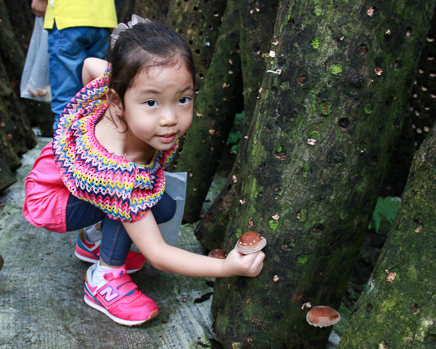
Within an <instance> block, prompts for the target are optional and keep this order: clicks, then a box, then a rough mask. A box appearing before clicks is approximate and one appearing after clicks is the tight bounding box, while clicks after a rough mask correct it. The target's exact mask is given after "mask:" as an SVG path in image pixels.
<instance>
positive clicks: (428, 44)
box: [409, 14, 436, 149]
mask: <svg viewBox="0 0 436 349" xmlns="http://www.w3.org/2000/svg"><path fill="white" fill-rule="evenodd" d="M435 40H436V15H434V14H433V19H432V21H431V25H430V29H429V32H428V35H427V37H426V40H425V45H424V48H423V50H422V54H421V57H420V59H419V62H418V69H417V71H416V76H415V81H414V84H413V90H412V96H411V98H410V100H409V103H410V109H409V114H410V116H411V118H412V120H413V130H414V138H415V142H416V144H415V146H416V149H418V148H419V146H420V145H421V143H422V142H423V141H424V139H425V137H426V136H427V135H428V132H429V131H430V129H431V127H432V125H433V123H434V122H435V121H436V113H435V110H436V69H435V66H434V65H435V59H436V41H435Z"/></svg>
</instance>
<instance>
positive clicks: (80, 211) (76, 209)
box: [66, 194, 106, 231]
mask: <svg viewBox="0 0 436 349" xmlns="http://www.w3.org/2000/svg"><path fill="white" fill-rule="evenodd" d="M66 216H67V217H66V220H67V231H72V230H78V229H82V228H84V227H87V226H89V225H93V224H95V223H97V222H99V221H101V220H102V219H103V218H104V217H106V215H105V213H104V212H103V211H102V210H100V209H99V208H97V207H95V206H94V205H92V204H90V203H89V202H86V201H84V200H80V199H78V198H76V197H75V196H74V195H72V194H70V196H69V198H68V204H67V214H66Z"/></svg>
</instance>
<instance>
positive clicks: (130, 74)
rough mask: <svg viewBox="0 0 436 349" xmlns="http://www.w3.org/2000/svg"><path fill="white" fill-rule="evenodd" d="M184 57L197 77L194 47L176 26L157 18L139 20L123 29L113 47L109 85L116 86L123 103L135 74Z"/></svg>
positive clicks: (190, 70) (188, 66) (187, 66)
mask: <svg viewBox="0 0 436 349" xmlns="http://www.w3.org/2000/svg"><path fill="white" fill-rule="evenodd" d="M179 58H180V59H181V60H182V62H183V63H184V64H185V65H186V68H187V69H188V71H189V72H190V73H191V75H192V80H193V81H195V68H194V61H193V59H192V54H191V50H190V48H189V46H188V44H187V43H186V42H185V40H184V39H183V38H182V37H180V36H179V35H178V34H177V33H175V32H174V31H173V30H171V29H169V28H168V27H166V26H165V25H163V24H161V23H157V22H150V23H140V24H136V25H135V26H133V27H132V28H129V29H126V30H124V31H123V32H121V33H120V35H119V37H118V39H117V41H116V42H115V46H114V48H113V50H112V54H111V57H110V63H111V64H112V72H111V76H110V79H109V89H113V90H114V91H115V92H116V93H117V94H118V97H119V98H120V100H121V103H122V105H123V107H124V95H125V94H126V92H127V91H128V90H129V89H130V88H131V87H132V86H133V83H134V80H135V77H136V75H137V74H139V73H141V72H144V71H145V72H146V71H147V70H148V69H150V68H152V67H156V66H162V67H166V66H172V65H174V64H176V63H177V59H179Z"/></svg>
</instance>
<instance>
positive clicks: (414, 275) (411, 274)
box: [405, 266, 419, 282]
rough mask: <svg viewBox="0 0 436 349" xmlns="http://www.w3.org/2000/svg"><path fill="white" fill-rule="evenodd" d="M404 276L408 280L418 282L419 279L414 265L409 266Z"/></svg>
mask: <svg viewBox="0 0 436 349" xmlns="http://www.w3.org/2000/svg"><path fill="white" fill-rule="evenodd" d="M405 278H406V279H407V281H408V282H418V281H419V273H418V270H416V268H415V267H413V266H410V267H409V270H408V271H407V274H406V277H405Z"/></svg>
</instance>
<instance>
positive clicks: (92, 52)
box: [48, 23, 110, 131]
mask: <svg viewBox="0 0 436 349" xmlns="http://www.w3.org/2000/svg"><path fill="white" fill-rule="evenodd" d="M48 33H49V34H48V53H49V60H50V61H49V78H50V86H51V94H52V99H51V109H52V111H53V113H54V114H55V123H54V125H53V131H55V130H56V127H57V124H58V121H59V115H60V114H61V113H62V112H63V110H64V108H65V107H66V105H67V104H68V102H69V101H70V100H71V99H72V98H73V97H74V96H75V95H76V93H77V92H79V91H80V90H81V89H82V87H83V82H82V67H83V61H84V60H85V58H88V57H97V58H105V57H106V56H107V51H108V48H109V39H110V37H109V35H110V32H109V29H107V28H94V27H73V28H65V29H62V30H58V29H57V27H56V23H55V24H54V25H53V29H49V30H48Z"/></svg>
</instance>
